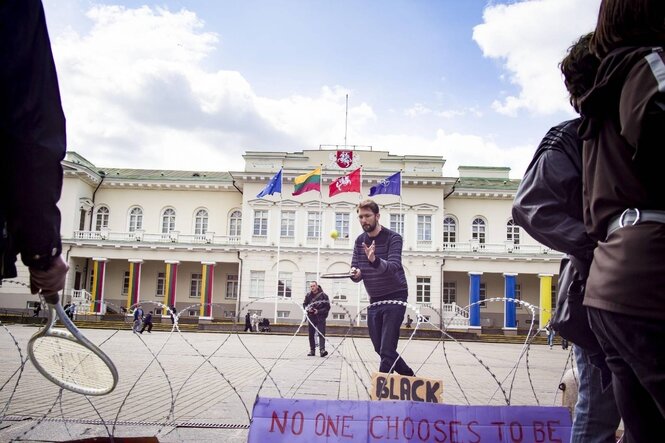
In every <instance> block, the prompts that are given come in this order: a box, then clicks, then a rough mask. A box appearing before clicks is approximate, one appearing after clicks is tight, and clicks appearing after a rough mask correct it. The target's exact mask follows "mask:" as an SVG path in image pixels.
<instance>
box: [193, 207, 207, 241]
mask: <svg viewBox="0 0 665 443" xmlns="http://www.w3.org/2000/svg"><path fill="white" fill-rule="evenodd" d="M206 232H208V211H207V210H205V209H199V210H198V211H196V215H195V216H194V234H195V235H204V234H205V233H206Z"/></svg>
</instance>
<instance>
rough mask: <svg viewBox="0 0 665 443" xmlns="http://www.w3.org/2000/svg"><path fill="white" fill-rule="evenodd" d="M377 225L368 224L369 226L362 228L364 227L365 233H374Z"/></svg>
mask: <svg viewBox="0 0 665 443" xmlns="http://www.w3.org/2000/svg"><path fill="white" fill-rule="evenodd" d="M376 225H377V224H376V223H374V224H370V223H367V224H365V225H363V226H362V227H363V231H365V232H372V231H373V230H375V229H376Z"/></svg>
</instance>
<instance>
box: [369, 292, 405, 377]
mask: <svg viewBox="0 0 665 443" xmlns="http://www.w3.org/2000/svg"><path fill="white" fill-rule="evenodd" d="M400 301H406V300H400ZM405 312H406V306H404V305H402V304H393V303H381V304H378V305H373V306H370V307H369V308H368V309H367V329H368V330H369V338H370V339H371V340H372V344H373V345H374V350H375V351H376V353H377V354H379V356H380V357H381V364H380V365H379V371H381V372H389V371H390V368H391V367H392V366H393V363H395V360H397V363H395V367H394V369H393V370H394V371H395V372H397V373H398V374H401V375H409V376H413V375H414V374H413V370H412V369H411V368H410V367H409V365H407V364H406V363H405V362H404V360H402V359H401V358H398V357H399V355H398V354H397V342H398V341H399V329H400V327H401V325H402V321H404V313H405Z"/></svg>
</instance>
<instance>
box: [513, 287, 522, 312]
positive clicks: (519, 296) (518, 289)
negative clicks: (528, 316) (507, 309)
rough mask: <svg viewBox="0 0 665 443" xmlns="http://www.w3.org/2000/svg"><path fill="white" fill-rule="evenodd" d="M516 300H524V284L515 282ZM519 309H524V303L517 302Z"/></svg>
mask: <svg viewBox="0 0 665 443" xmlns="http://www.w3.org/2000/svg"><path fill="white" fill-rule="evenodd" d="M515 300H520V301H522V285H520V284H517V283H515ZM515 306H516V307H517V309H522V303H515Z"/></svg>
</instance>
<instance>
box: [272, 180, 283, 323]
mask: <svg viewBox="0 0 665 443" xmlns="http://www.w3.org/2000/svg"><path fill="white" fill-rule="evenodd" d="M280 171H281V174H280V175H279V189H280V192H279V219H278V220H279V223H278V224H277V296H276V297H275V313H274V316H273V324H276V323H277V302H278V301H279V262H280V253H281V248H282V232H281V231H282V200H283V199H284V193H283V192H282V186H283V185H284V168H283V167H282V168H281V170H280ZM285 289H286V288H285ZM285 292H286V290H285Z"/></svg>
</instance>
